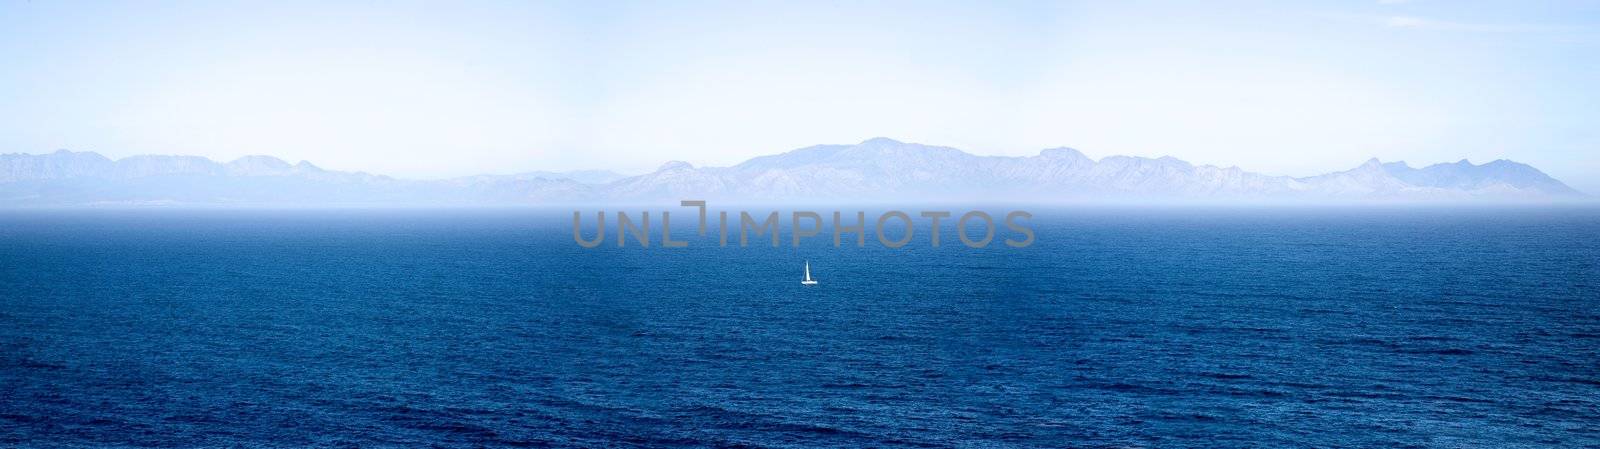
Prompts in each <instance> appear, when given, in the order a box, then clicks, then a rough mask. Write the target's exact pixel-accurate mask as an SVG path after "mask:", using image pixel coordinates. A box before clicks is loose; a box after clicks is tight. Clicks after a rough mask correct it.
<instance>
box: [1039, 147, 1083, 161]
mask: <svg viewBox="0 0 1600 449" xmlns="http://www.w3.org/2000/svg"><path fill="white" fill-rule="evenodd" d="M1039 156H1043V157H1044V158H1046V159H1084V160H1087V159H1089V157H1088V156H1084V155H1083V152H1082V151H1078V150H1077V149H1074V148H1068V147H1056V148H1046V149H1043V150H1039Z"/></svg>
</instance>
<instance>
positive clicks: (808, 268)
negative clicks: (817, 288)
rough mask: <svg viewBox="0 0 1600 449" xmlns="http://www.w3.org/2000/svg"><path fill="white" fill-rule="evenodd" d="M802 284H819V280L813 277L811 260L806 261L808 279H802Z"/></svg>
mask: <svg viewBox="0 0 1600 449" xmlns="http://www.w3.org/2000/svg"><path fill="white" fill-rule="evenodd" d="M800 285H817V281H814V280H812V279H811V261H809V260H807V261H806V280H804V281H800Z"/></svg>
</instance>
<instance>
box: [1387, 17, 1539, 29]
mask: <svg viewBox="0 0 1600 449" xmlns="http://www.w3.org/2000/svg"><path fill="white" fill-rule="evenodd" d="M1374 22H1377V23H1378V24H1381V25H1383V26H1385V27H1389V28H1401V29H1411V30H1431V31H1459V32H1468V33H1538V32H1551V31H1560V30H1558V29H1556V28H1553V27H1548V26H1537V25H1508V24H1493V23H1469V22H1452V21H1448V20H1437V19H1430V18H1424V17H1414V16H1384V17H1378V18H1375V19H1374Z"/></svg>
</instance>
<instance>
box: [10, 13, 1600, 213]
mask: <svg viewBox="0 0 1600 449" xmlns="http://www.w3.org/2000/svg"><path fill="white" fill-rule="evenodd" d="M1596 80H1600V2H1511V1H1507V2H1475V1H1429V0H1412V1H1397V0H1384V1H1339V2H1276V1H1262V2H1250V1H1243V2H1146V1H1117V2H1103V1H1100V2H1015V3H1012V2H991V1H984V2H950V3H943V2H933V1H917V2H893V1H882V2H820V1H819V2H764V1H758V2H695V1H683V2H520V1H519V2H484V3H480V2H293V1H283V2H279V1H275V2H226V1H206V2H200V1H193V2H190V1H172V2H79V1H71V2H44V1H17V0H0V152H3V153H13V152H20V153H45V152H50V151H54V150H56V149H63V148H64V149H72V150H78V151H96V152H99V153H101V154H104V155H107V156H109V157H113V158H117V157H123V156H129V155H135V154H193V155H201V156H206V157H210V158H212V159H216V160H223V161H226V160H231V159H234V158H237V157H239V156H243V155H250V154H267V155H273V156H277V157H280V158H283V159H286V160H289V161H291V162H294V161H299V160H309V161H311V162H313V163H315V164H317V165H319V166H322V167H324V168H330V169H339V170H361V171H368V172H373V173H381V174H388V175H394V176H401V177H410V178H442V177H450V176H460V175H469V174H479V173H515V172H523V171H532V170H572V169H613V170H617V171H621V172H625V173H642V172H647V171H650V170H652V169H654V168H655V167H656V166H659V165H660V164H662V163H663V162H666V161H669V160H683V161H688V162H690V163H693V164H695V165H699V166H707V165H709V166H724V165H732V164H736V163H738V162H740V161H743V160H745V159H748V158H750V157H754V156H758V155H763V154H772V153H778V152H782V151H787V150H791V149H795V148H800V147H805V146H809V145H814V144H822V143H854V142H859V141H862V140H866V139H868V138H872V137H877V136H885V137H890V138H894V139H898V140H902V141H909V142H919V143H926V144H934V145H946V146H953V147H957V148H961V149H963V150H966V151H969V152H972V153H975V154H984V155H1012V156H1026V155H1033V154H1037V153H1038V151H1039V150H1041V149H1044V148H1054V147H1062V146H1067V147H1073V148H1077V149H1079V150H1080V151H1083V152H1084V153H1085V154H1087V155H1089V156H1090V157H1095V158H1100V157H1105V156H1110V155H1135V156H1149V157H1159V156H1174V157H1178V158H1180V159H1184V160H1188V161H1190V162H1194V163H1197V164H1214V165H1221V166H1235V165H1236V166H1239V167H1242V168H1244V169H1247V170H1252V171H1258V172H1263V173H1268V174H1274V175H1293V176H1305V175H1313V174H1320V173H1324V172H1328V171H1335V170H1343V169H1348V168H1352V167H1354V166H1356V165H1359V164H1360V163H1361V162H1363V161H1365V160H1367V159H1368V158H1372V157H1377V158H1379V159H1381V160H1384V161H1395V160H1404V161H1407V162H1410V163H1411V164H1412V165H1413V166H1420V165H1425V164H1428V163H1438V162H1454V161H1457V160H1461V159H1468V160H1471V161H1473V162H1478V163H1482V162H1488V161H1491V160H1494V159H1502V158H1503V159H1512V160H1516V161H1519V162H1524V163H1528V164H1531V165H1534V166H1535V167H1538V168H1540V169H1543V170H1545V171H1546V172H1547V173H1550V174H1551V175H1553V176H1555V177H1557V178H1558V179H1562V180H1564V181H1566V182H1568V183H1569V184H1571V185H1573V186H1574V187H1577V188H1579V189H1581V190H1585V191H1587V192H1590V193H1600V179H1590V178H1594V177H1592V176H1589V175H1590V174H1593V173H1600V87H1597V86H1600V82H1597V81H1596Z"/></svg>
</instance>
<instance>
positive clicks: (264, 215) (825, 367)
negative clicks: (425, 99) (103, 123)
mask: <svg viewBox="0 0 1600 449" xmlns="http://www.w3.org/2000/svg"><path fill="white" fill-rule="evenodd" d="M1032 212H1033V213H1034V215H1035V218H1034V220H1032V221H1031V223H1032V227H1033V229H1034V230H1035V231H1036V233H1037V238H1038V240H1037V243H1036V244H1035V245H1033V246H1032V247H1029V248H1025V249H1011V248H1007V247H1004V246H1003V245H999V244H998V240H997V242H996V244H994V245H991V246H990V247H988V248H985V249H981V250H979V249H971V248H966V247H964V246H961V245H960V244H959V243H956V242H955V241H954V240H953V236H951V235H949V234H945V236H944V238H945V242H944V245H942V246H940V247H938V248H933V247H930V246H929V245H928V244H927V243H926V240H925V236H926V234H925V232H926V230H923V233H922V234H919V236H918V237H917V239H916V240H915V241H914V242H913V243H912V244H911V245H909V246H908V247H906V248H903V249H900V250H891V249H885V248H883V247H881V246H880V245H877V244H876V243H874V242H872V241H871V239H870V238H869V241H868V247H867V248H848V247H847V248H837V249H836V248H832V247H831V243H832V242H831V237H827V236H826V235H825V236H823V237H819V238H815V239H812V240H809V241H808V242H807V244H806V245H805V246H804V247H802V248H799V249H795V248H790V247H788V246H785V247H782V248H770V247H750V248H718V247H715V246H707V245H706V244H707V243H709V242H708V241H700V240H695V241H692V242H691V243H692V244H693V245H697V246H691V247H689V248H684V249H663V248H658V247H652V248H650V249H642V248H634V247H629V248H616V247H614V246H612V244H614V240H608V241H607V242H606V243H607V245H605V246H604V247H602V248H600V249H595V250H585V249H581V248H579V247H578V245H576V244H575V243H574V242H573V240H572V236H571V227H570V226H571V222H570V220H571V215H570V213H571V212H570V211H554V212H551V211H506V210H498V211H496V210H409V211H373V210H365V211H362V210H351V211H237V210H235V211H179V210H130V211H31V212H5V213H0V446H5V447H10V446H21V447H54V446H62V447H101V446H180V447H302V446H351V447H356V446H359V447H371V446H427V445H438V446H446V447H451V446H462V447H476V446H533V447H546V446H556V447H568V446H571V447H699V446H725V447H1064V446H1085V447H1128V446H1132V447H1140V446H1150V447H1337V446H1345V447H1496V448H1498V447H1585V446H1587V447H1596V446H1600V209H1584V208H1511V209H1487V208H1486V209H1421V210H1408V209H1400V208H1388V209H1330V210H1309V209H1227V210H1220V209H1198V208H1180V209H1165V210H1137V209H1075V208H1058V209H1045V210H1032ZM683 215H689V214H683ZM786 219H787V218H786ZM677 220H678V217H677V213H676V212H675V217H674V233H675V234H677V233H684V234H687V233H688V232H689V230H692V227H690V226H687V225H681V224H679V223H678V222H677ZM589 223H590V224H591V225H592V222H589ZM924 224H925V223H924ZM946 232H950V231H949V230H947V231H946ZM1004 236H1005V235H1004V234H1002V235H1001V236H1000V238H1003V237H1004ZM614 237H615V236H614V235H613V236H612V238H613V239H614ZM807 260H809V261H810V264H811V268H812V271H813V273H814V275H815V276H816V277H817V278H818V279H820V280H821V282H822V283H821V285H818V286H815V287H803V286H801V285H800V284H799V282H798V281H799V278H800V270H801V266H802V264H803V263H804V262H805V261H807Z"/></svg>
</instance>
